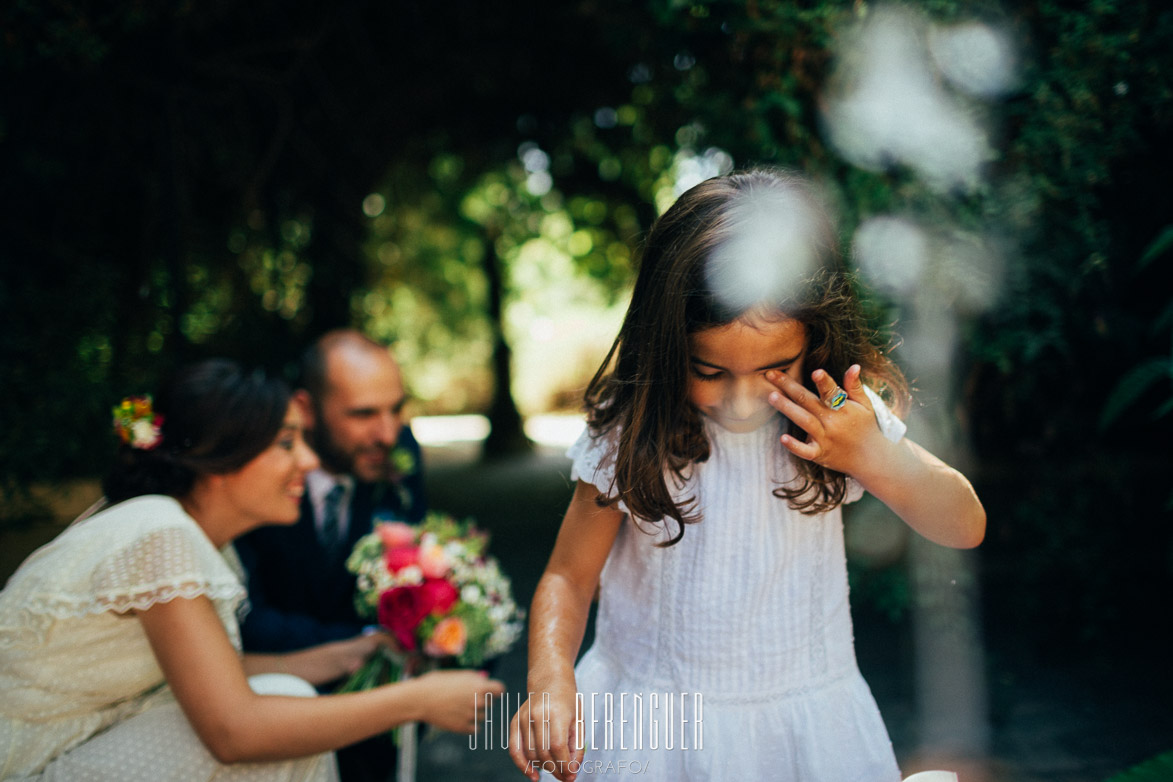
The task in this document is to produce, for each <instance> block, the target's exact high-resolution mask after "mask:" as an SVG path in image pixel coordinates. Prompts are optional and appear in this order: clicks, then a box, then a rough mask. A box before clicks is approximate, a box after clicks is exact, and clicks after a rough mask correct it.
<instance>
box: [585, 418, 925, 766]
mask: <svg viewBox="0 0 1173 782" xmlns="http://www.w3.org/2000/svg"><path fill="white" fill-rule="evenodd" d="M871 396H872V398H873V402H874V404H875V405H876V406H877V419H878V420H879V422H880V425H881V429H882V430H883V431H884V433H885V435H886V436H888V437H889V438H890V439H892V440H898V439H899V438H900V437H902V436H903V434H904V425H903V423H901V422H900V421H899V419H897V418H895V416H893V415H892V414H891V413H890V412H889V411H888V409H887V408H886V407H884V406H883V403H882V402H880V400H879V398H878V397H876V396H875V395H871ZM783 425H784V419H782V418H781V417H779V418H778V419H777V420H776V421H775V422H772V423H771V424H769V425H767V426H764V427H762V428H760V429H758V430H757V431H753V432H749V433H744V434H735V433H732V432H729V431H727V430H725V429H722V428H721V427H720V426H718V425H716V424H715V423H713V422H712V421H710V420H707V419H706V421H705V433H706V435H707V436H708V438H709V441H710V443H711V444H712V454H711V456H710V458H709V459H708V461H706V462H704V463H700V464H696V465H693V468H692V473H691V475H690V476H689V480H688V483H687V485H686V486H684V487H683V488H682V489H681V490H680V491H679V493H678V496H681V497H683V496H694V497H695V498H696V500H697V502H698V506H697V507H698V508H699V510H700V514H701V517H702V520H701V521H700V522H699V523H697V524H692V525H689V526H688V527H686V529H685V532H684V538H683V540H681V541H680V542H679V543H677V544H676V545H674V546H669V547H665V548H660V547H657V546H655V545H654V544H655V543H656V542H657V541H658V540H664V539H666V538H667V537H668V536H667V535H666V534H665V533H663V531H662V530H661V532H660V533H658V534H656V535H649V534H646V533H645V532H641V531H640V530H639V529H637V528H636V525H635V524H633V523H632V521H631V518H630V516H628V517H626V518H625V519H624V521H623V523H622V526H621V528H620V531H619V534H618V537H617V539H616V541H615V544H614V547H613V548H612V550H611V553H610V555H609V557H608V559H607V563H606V565H605V566H604V568H603V573H602V578H601V585H600V595H599V605H598V613H597V617H596V628H595V640H594V644H593V645H592V647H591V648H590V649H589V650H588V651H587V652H586V654H585V655H584V656H583V658H582V659H581V660H580V661H579V664H578V666H577V667H576V669H575V675H576V679H577V685H578V689H579V692H580V694H581V695H582V698H583V700H582V704H583V709H582V712H583V714H582V717H583V720H584V724H585V728H586V738H585V744H586V757H585V761H584V764H585V765H584V769H583V770H582V773H580V774H579V778H580V779H593V778H595V777H594V776H590V775H597V776H606V775H607V774H614V775H616V776H624V777H626V778H630V779H638V780H642V781H643V782H653V781H660V780H662V781H663V782H668V780H672V781H673V782H678V781H682V780H732V779H739V780H772V782H779V781H791V782H896V780H899V779H900V773H899V770H898V768H897V765H896V761H895V758H894V755H893V751H892V746H891V742H890V740H889V738H888V733H887V730H886V729H885V727H884V724H883V721H882V720H881V717H880V713H879V710H878V709H877V707H876V704H875V701H874V699H873V698H872V695H871V691H870V690H869V689H868V686H867V684H866V683H865V682H864V680H863V678H862V676H861V675H860V673H859V669H858V667H857V665H856V660H855V649H854V643H853V638H852V625H851V614H850V611H849V608H848V587H847V569H846V560H845V556H844V545H843V525H842V520H841V517H840V512H839V510H838V509H836V510H834V511H832V512H830V513H826V514H822V515H818V516H804V515H802V514H800V513H798V512H795V511H793V510H791V509H790V508H789V507H788V506H787V503H786V502H785V501H784V500H779V499H777V498H776V497H774V496H773V495H772V494H771V491H772V490H773V488H775V487H776V486H777V485H778V484H779V482H786V481H787V480H789V479H790V478H792V477H793V476H794V470H795V468H794V464H793V461H792V457H790V456H789V454H788V452H786V451H785V450H784V449H783V448H782V446H781V444H780V443H779V439H778V438H779V435H780V434H781V431H782V429H781V427H782V426H783ZM611 453H612V448H611V442H610V441H609V440H608V439H606V438H600V439H598V440H592V439H591V438H590V436H589V433H588V434H584V435H583V436H582V438H580V440H579V441H578V442H577V443H576V444H575V445H574V446H573V447H572V448H571V450H570V456H571V458H572V459H573V462H574V466H573V472H572V476H573V477H574V478H575V479H579V478H581V479H582V480H584V481H586V482H588V483H591V484H593V485H595V486H596V487H599V488H601V489H603V490H604V491H606V490H607V488H608V487H609V486H610V485H611V479H612V477H613V475H614V464H613V457H612V456H611ZM861 494H862V489H861V488H860V487H859V486H858V484H855V482H854V481H850V483H849V499H852V500H854V499H858V498H859V497H860V495H861ZM621 508H623V509H624V510H626V508H625V507H624V506H622V504H621ZM644 526H645V528H646V527H647V526H648V525H644ZM604 694H609V695H604ZM653 696H654V700H653ZM608 703H609V705H608ZM669 709H670V710H671V711H669ZM592 717H593V719H592ZM588 774H589V775H588ZM628 775H631V776H628Z"/></svg>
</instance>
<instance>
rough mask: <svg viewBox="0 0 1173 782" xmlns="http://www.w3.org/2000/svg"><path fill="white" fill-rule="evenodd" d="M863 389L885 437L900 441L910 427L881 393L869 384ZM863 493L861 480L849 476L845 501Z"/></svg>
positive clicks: (856, 498) (856, 497) (849, 500)
mask: <svg viewBox="0 0 1173 782" xmlns="http://www.w3.org/2000/svg"><path fill="white" fill-rule="evenodd" d="M863 391H864V393H865V394H867V395H868V399H870V400H871V402H872V409H873V410H875V413H876V423H877V424H879V425H880V431H881V432H883V434H884V437H887V438H888V439H889V440H891V441H892V442H894V443H897V442H900V440H901V438H903V437H904V434H905V432H907V431H908V427H907V426H905V424H904V422H903V421H901V420H900V419H899V418H897V417H896V414H895V413H893V412H892V409H891V408H890V407H888V405H887V403H885V402H884V400H883V399H882V398H881V397H880V395H879V394H877V393H876V392H875V391H873V390H871V389H870V388H868V387H867V386H864V387H863ZM863 494H864V490H863V486H861V485H860V484H859V481H857V480H855V478H852V477H850V476H848V478H847V496H846V497H845V498H844V499H843V501H844V502H845V503H846V502H858V501H859V500H860V499H861V498H862V497H863Z"/></svg>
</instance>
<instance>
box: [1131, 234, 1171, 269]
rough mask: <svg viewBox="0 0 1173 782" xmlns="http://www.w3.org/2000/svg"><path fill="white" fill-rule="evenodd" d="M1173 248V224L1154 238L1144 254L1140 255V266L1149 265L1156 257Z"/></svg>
mask: <svg viewBox="0 0 1173 782" xmlns="http://www.w3.org/2000/svg"><path fill="white" fill-rule="evenodd" d="M1170 249H1173V225H1171V226H1168V227H1167V228H1166V229H1165V230H1164V231H1162V232H1161V235H1160V236H1158V237H1157V238H1156V239H1154V240H1153V243H1152V244H1150V245H1149V246H1148V247H1147V248H1146V249H1145V251H1144V255H1142V256H1140V264H1139V266H1140V268H1141V269H1143V268H1144V267H1146V266H1148V265H1149V263H1151V262H1152V260H1153V259H1154V258H1158V257H1160V256H1162V255H1165V254H1167V253H1168V252H1169V250H1170Z"/></svg>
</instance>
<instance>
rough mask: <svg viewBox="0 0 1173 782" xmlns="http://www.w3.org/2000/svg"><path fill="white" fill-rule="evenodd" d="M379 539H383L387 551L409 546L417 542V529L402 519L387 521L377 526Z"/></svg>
mask: <svg viewBox="0 0 1173 782" xmlns="http://www.w3.org/2000/svg"><path fill="white" fill-rule="evenodd" d="M375 531H377V532H378V533H379V539H380V540H382V541H383V548H384V549H385V550H387V551H390V550H391V549H396V548H407V547H408V546H411V545H412V544H414V543H415V530H413V529H412V528H411V525H409V524H404V523H403V522H402V521H386V522H383V523H382V524H380V525H378V526H377V527H375Z"/></svg>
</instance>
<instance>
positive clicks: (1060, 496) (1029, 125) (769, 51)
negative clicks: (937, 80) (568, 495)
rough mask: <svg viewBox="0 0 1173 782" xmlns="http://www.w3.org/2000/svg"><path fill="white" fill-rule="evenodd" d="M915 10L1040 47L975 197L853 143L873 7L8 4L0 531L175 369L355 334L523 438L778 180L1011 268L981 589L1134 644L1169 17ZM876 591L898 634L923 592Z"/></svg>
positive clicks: (1159, 531) (85, 461) (886, 315)
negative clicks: (668, 245)
mask: <svg viewBox="0 0 1173 782" xmlns="http://www.w3.org/2000/svg"><path fill="white" fill-rule="evenodd" d="M911 7H912V8H915V9H917V10H919V11H921V12H923V13H924V14H925V15H926V17H925V18H926V19H927V20H928V22H926V24H933V25H937V26H938V27H939V28H940V29H949V26H950V25H960V24H963V23H965V22H968V21H972V20H977V21H981V22H984V23H987V24H989V25H990V26H991V29H996V30H999V31H1002V33H1003V34H1004V36H1005V38H1006V40H1008V41H1010V42H1011V44H1012V46H1013V51H1014V52H1015V55H1014V59H1015V63H1014V76H1013V80H1012V81H1013V83H1012V84H1010V85H1009V86H1007V87H1006V88H1005V89H1003V90H1002V91H1001V92H999V93H998V94H997V95H994V96H987V97H981V96H979V97H974V96H973V95H968V96H966V95H960V97H958V100H959V101H961V103H962V105H964V106H966V107H967V110H970V111H972V112H974V113H975V114H979V115H981V116H982V117H983V118H984V120H983V121H984V125H983V127H985V128H986V130H987V135H986V137H985V138H986V140H987V141H988V149H985V150H984V151H982V150H979V152H980V156H981V159H980V160H979V163H980V166H979V168H980V171H981V176H980V178H978V179H975V180H974V181H972V182H968V183H963V184H960V185H958V184H956V183H953V184H949V183H946V184H944V185H942V184H941V182H939V181H937V182H934V181H932V180H931V178H927V177H926V176H925V175H924V172H923V171H922V170H921V163H922V162H923V161H921V160H918V159H911V160H910V159H902V158H901V157H900V156H899V155H898V154H895V153H892V152H890V151H889V152H883V153H882V154H879V155H878V156H877V157H876V158H874V159H871V160H861V159H859V158H858V157H857V158H853V157H852V156H851V154H849V153H847V152H845V151H844V150H845V144H847V143H848V142H845V141H843V140H842V139H839V140H836V137H835V134H834V133H833V132H832V131H831V130H829V129H828V119H827V117H828V111H829V101H830V100H831V99H832V98H833V97H834V95H835V94H836V93H835V89H836V88H838V89H840V90H848V91H849V90H850V88H851V85H852V84H853V83H855V82H857V81H858V80H859V79H860V78H861V76H860V75H859V74H858V73H856V74H853V73H852V72H851V71H850V69H846V70H845V69H844V68H843V67H841V66H842V60H843V57H842V56H840V53H842V51H843V49H842V47H841V44H842V43H843V42H844V41H850V40H851V39H850V37H849V36H850V33H849V32H848V31H849V30H850V29H851V26H852V25H853V24H859V23H862V22H866V21H867V19H868V18H869V17H870V16H874V15H875V14H876V13H877V7H873V6H871V5H869V4H864V3H852V4H847V3H832V2H817V3H789V2H776V1H772V0H749V1H748V2H717V1H713V2H701V1H700V0H697V1H696V2H676V1H674V0H673V1H670V0H644V1H643V2H637V3H633V2H608V1H607V0H592V1H586V0H584V1H583V2H574V3H548V2H531V1H530V0H523V2H519V3H511V4H509V5H508V6H507V7H497V6H490V5H486V4H483V3H475V2H467V0H453V1H452V2H448V3H424V2H402V3H376V2H369V0H349V1H346V0H343V1H342V2H339V3H332V4H319V3H308V2H301V3H298V2H295V3H288V2H286V3H276V2H272V1H271V0H261V1H260V2H254V3H248V4H239V3H229V2H211V3H202V4H190V3H183V2H174V0H172V1H171V2H155V3H147V2H138V1H137V0H136V1H129V0H128V1H127V2H121V3H116V4H112V6H110V7H107V6H106V5H103V4H99V3H96V2H86V1H85V0H73V1H71V0H59V1H57V2H48V3H46V2H33V1H32V0H14V1H13V2H9V3H7V4H6V6H5V8H4V9H3V10H0V30H2V38H0V188H3V193H4V198H3V202H2V207H0V227H2V233H0V236H2V237H3V250H2V252H3V263H2V264H0V312H2V313H3V315H2V317H3V319H4V328H3V329H0V356H2V359H0V360H2V361H3V370H0V371H2V372H3V380H2V381H0V382H2V384H3V396H2V399H0V491H2V492H3V496H4V498H5V500H4V505H5V508H6V510H5V513H4V515H5V517H6V518H7V519H8V520H9V521H10V522H11V521H13V520H14V519H17V518H19V517H21V516H25V515H28V514H30V513H35V512H36V509H35V508H34V507H31V506H29V505H28V503H26V502H21V501H20V500H21V498H22V497H23V496H24V490H25V489H27V488H28V487H29V486H30V485H32V484H33V483H35V482H52V481H56V480H61V479H64V478H68V477H73V476H79V475H93V474H96V473H98V472H100V471H101V469H102V465H103V464H104V463H105V460H106V458H107V456H108V454H109V449H110V447H111V446H110V443H109V438H108V437H107V436H106V420H107V418H108V414H109V407H110V405H111V404H113V402H114V401H116V400H117V399H118V398H120V397H121V396H122V395H124V394H127V393H131V392H138V391H141V390H142V389H144V388H149V387H151V386H152V385H153V384H154V382H155V380H156V378H157V377H158V376H159V375H160V374H162V373H165V372H166V371H167V370H169V369H170V368H171V367H172V366H174V365H175V364H176V363H178V362H181V361H185V360H188V359H191V358H193V357H196V356H200V355H208V354H225V355H231V356H236V357H239V358H242V359H244V360H247V361H251V362H261V363H265V364H268V365H270V366H272V367H274V368H277V369H280V370H282V371H290V370H291V367H292V364H293V362H294V361H295V360H296V357H297V355H298V354H299V353H300V351H301V349H302V347H303V346H304V345H305V344H306V342H307V341H309V340H311V339H313V338H314V337H315V336H317V335H318V334H319V333H321V332H322V331H324V330H326V329H328V328H331V327H335V326H341V325H355V326H359V327H362V328H364V329H366V330H367V331H369V332H370V333H371V334H373V335H375V336H377V337H380V338H384V339H387V340H394V341H395V342H396V345H397V347H396V352H397V354H398V356H399V357H400V359H401V361H402V362H403V363H404V365H405V367H406V369H407V376H408V378H409V380H410V383H411V385H412V392H413V394H414V395H415V397H416V398H417V400H418V404H417V409H418V410H419V411H421V412H431V413H449V412H469V411H472V412H483V413H486V414H489V415H490V417H491V419H492V423H493V435H492V441H491V443H490V445H489V446H487V448H488V449H489V450H490V451H500V452H508V451H510V450H513V449H516V448H520V447H524V444H525V443H524V437H523V436H522V435H521V428H520V427H521V421H522V418H523V417H524V416H526V415H530V414H533V413H537V412H542V411H546V410H566V409H573V408H574V407H575V406H576V403H577V400H576V393H577V391H579V390H580V389H581V387H582V385H583V383H584V382H585V380H586V378H587V377H588V376H589V373H590V372H591V371H593V369H594V368H595V364H596V363H597V362H598V361H599V360H600V359H601V357H602V355H603V351H604V350H605V347H606V345H607V344H608V343H609V341H610V339H611V338H612V336H613V335H614V332H615V330H616V328H617V326H618V319H619V317H621V312H622V307H623V303H624V295H625V291H626V286H627V284H628V283H629V282H630V281H631V272H632V269H633V264H634V259H635V258H637V257H638V245H639V239H640V236H641V234H642V232H643V231H644V230H646V228H647V227H648V225H649V224H650V222H651V220H652V219H653V218H654V217H655V215H656V214H657V213H658V212H659V211H662V209H663V208H665V207H666V206H667V205H668V204H669V203H671V201H672V199H673V198H674V197H675V195H676V194H677V193H678V192H679V190H680V188H682V187H684V186H686V185H687V184H691V183H692V182H695V181H698V180H699V179H700V178H703V177H705V176H711V175H713V174H716V173H721V172H724V171H727V170H729V169H730V168H731V167H733V166H737V167H741V166H746V165H751V164H754V163H775V164H782V165H787V166H794V167H798V168H801V169H803V170H806V171H808V172H810V173H811V174H812V175H814V176H816V177H818V178H819V179H820V180H821V181H824V182H826V183H827V185H828V188H829V194H830V197H831V199H832V201H833V202H834V203H835V204H836V205H837V207H838V209H839V212H840V217H841V220H842V227H843V237H844V241H845V244H846V245H848V246H849V247H850V246H852V237H853V236H855V235H856V233H855V232H856V229H857V228H858V227H859V226H860V225H861V224H864V223H866V221H868V220H869V219H870V218H873V217H876V216H883V215H900V216H902V218H901V219H906V218H909V216H911V218H909V219H912V220H913V221H914V222H917V221H918V222H919V223H920V224H924V225H932V226H936V228H935V229H934V230H935V234H934V236H936V237H937V239H941V240H949V241H952V242H953V244H948V245H947V246H950V247H954V248H955V249H956V248H957V247H959V246H960V245H961V244H963V243H964V241H969V240H970V239H972V237H974V236H977V237H979V239H980V244H982V246H983V247H984V248H985V250H984V251H987V255H983V256H981V257H989V258H995V259H996V260H997V262H996V263H994V264H993V266H992V267H991V268H992V270H991V271H989V273H988V274H986V275H985V276H982V275H978V277H977V278H967V277H965V275H964V274H962V275H961V277H959V278H956V279H954V280H953V282H952V283H951V284H952V285H953V287H952V288H947V289H946V292H947V294H948V295H946V296H945V297H944V298H943V299H942V301H943V304H941V306H942V307H944V308H946V309H949V310H950V311H952V312H954V313H955V314H957V316H958V317H957V318H956V324H957V329H958V336H959V342H958V343H957V346H956V348H954V349H953V350H954V352H955V354H956V357H955V359H954V360H953V366H954V367H955V370H956V372H955V377H954V380H953V383H954V385H955V390H956V392H957V400H958V401H957V404H956V405H955V406H950V407H949V409H948V410H946V411H945V415H947V416H949V417H951V419H952V420H955V421H957V422H958V425H959V426H960V427H961V430H962V433H963V434H964V435H965V436H966V437H967V438H968V439H969V441H970V443H971V444H972V448H973V453H974V457H975V460H976V462H975V464H974V465H972V466H971V468H970V472H971V473H972V474H973V475H974V477H975V479H976V481H977V483H979V485H980V488H981V490H982V492H983V496H984V497H985V498H986V499H987V504H988V505H989V507H990V511H991V534H990V539H989V541H988V543H987V545H986V547H985V548H984V549H983V554H982V562H983V568H984V572H985V576H984V577H985V580H986V581H987V582H988V602H989V603H991V604H994V605H997V606H999V608H998V609H997V610H998V612H999V613H998V615H997V619H998V621H1001V622H1005V623H1008V624H1010V625H1020V626H1022V627H1024V628H1025V627H1029V626H1031V624H1032V623H1034V622H1037V620H1038V619H1039V617H1040V616H1043V615H1045V616H1047V617H1048V619H1047V622H1048V623H1049V624H1050V625H1053V626H1054V627H1055V628H1057V629H1058V630H1059V631H1060V632H1059V633H1057V634H1053V635H1051V636H1050V638H1051V639H1052V640H1053V641H1062V640H1065V639H1070V638H1072V637H1084V636H1090V637H1101V638H1103V637H1106V636H1107V634H1108V633H1109V631H1113V632H1114V631H1116V630H1119V629H1120V628H1128V627H1130V626H1132V624H1131V620H1134V619H1136V618H1137V616H1138V615H1139V612H1140V611H1142V610H1143V609H1144V606H1145V604H1146V603H1145V599H1146V596H1151V595H1152V594H1154V590H1156V592H1157V593H1159V594H1163V595H1164V596H1165V597H1166V598H1167V597H1169V592H1170V585H1171V583H1173V575H1171V571H1173V546H1171V540H1173V537H1171V527H1170V520H1171V516H1170V499H1171V497H1170V490H1169V488H1168V487H1169V480H1168V476H1169V475H1170V467H1171V466H1173V465H1171V456H1170V454H1171V450H1170V448H1169V445H1168V443H1169V435H1170V418H1171V416H1169V415H1167V414H1166V415H1163V416H1161V415H1155V414H1156V413H1159V412H1160V410H1161V409H1162V405H1163V404H1165V403H1166V402H1167V400H1168V399H1169V398H1170V397H1171V394H1173V392H1171V387H1170V374H1171V372H1170V361H1171V360H1173V358H1171V353H1173V348H1171V345H1170V336H1171V335H1170V323H1169V317H1170V316H1169V313H1170V309H1169V301H1170V290H1169V284H1168V279H1169V277H1168V264H1169V262H1170V259H1169V242H1168V240H1167V239H1166V240H1165V241H1164V242H1162V241H1159V239H1160V237H1161V236H1162V235H1164V234H1163V232H1164V231H1165V230H1166V229H1167V227H1168V226H1169V225H1170V224H1171V223H1173V209H1171V205H1173V200H1171V199H1170V197H1169V195H1168V184H1167V183H1168V173H1169V171H1171V170H1173V166H1171V160H1170V158H1171V152H1170V143H1169V139H1170V138H1173V133H1171V130H1173V129H1171V127H1170V124H1171V112H1173V108H1171V106H1173V101H1171V100H1170V98H1171V92H1173V85H1171V83H1170V82H1171V79H1173V68H1171V67H1170V65H1171V63H1170V62H1169V59H1170V51H1173V13H1171V12H1170V11H1168V10H1167V9H1166V8H1165V6H1164V4H1163V3H1161V2H1158V0H1139V1H1137V2H1129V3H1124V2H1112V1H1111V0H1095V1H1094V2H1087V3H1080V4H1056V3H1051V2H1045V1H1044V0H1032V2H1026V3H1017V4H1014V5H1013V6H1005V7H1002V6H999V5H997V4H994V3H988V2H972V3H962V2H953V1H952V0H932V1H931V2H930V1H929V0H926V1H925V2H922V3H916V4H912V5H911ZM925 29H928V28H925ZM922 33H923V34H924V35H928V33H924V31H923V30H922ZM837 47H840V48H837ZM942 81H944V79H942ZM836 85H838V87H836ZM954 92H956V90H954ZM941 226H944V228H942V227H941ZM958 236H961V237H962V238H963V240H964V241H961V242H959V241H954V240H956V239H957V237H958ZM937 239H934V241H936V240H937ZM934 246H938V245H934ZM954 256H955V257H956V258H964V257H965V256H964V253H962V252H961V251H960V250H958V251H957V252H955V253H954ZM954 256H950V257H954ZM1142 258H1143V259H1145V260H1144V262H1143V263H1142ZM955 266H956V264H955ZM963 271H964V268H963ZM926 273H927V272H926ZM983 274H984V272H983ZM975 280H976V281H975ZM989 280H993V283H990V284H992V285H995V287H996V295H991V296H988V297H986V298H985V299H983V300H982V301H981V302H980V306H978V305H974V304H973V303H972V301H971V300H970V298H967V296H969V294H971V293H972V292H973V291H974V290H975V286H976V287H979V288H980V286H981V285H982V284H983V281H986V282H988V281H989ZM948 291H952V293H948ZM872 305H873V309H874V311H875V312H876V317H877V324H878V325H880V324H884V323H887V322H889V321H890V320H896V331H897V332H901V331H902V327H903V326H905V325H906V324H910V323H911V325H913V326H915V325H916V321H917V318H919V317H921V316H922V315H923V313H921V314H918V310H916V307H915V306H914V305H913V304H912V303H910V301H908V300H902V299H901V298H900V297H899V296H896V295H894V294H892V292H891V291H889V290H887V289H885V288H884V286H882V285H881V286H878V293H877V295H876V296H875V297H874V299H873V300H872ZM925 317H927V316H925ZM915 347H916V346H915V345H906V346H905V347H904V348H903V349H902V350H903V351H904V353H903V354H898V355H909V356H910V363H911V364H912V365H915V363H916V356H915V352H914V351H913V350H912V349H913V348H915ZM1136 367H1147V369H1144V370H1143V371H1142V374H1140V375H1136V374H1133V375H1129V374H1128V373H1129V372H1131V371H1134V368H1136ZM913 375H914V378H916V377H918V376H919V373H918V372H916V371H914V372H913ZM1125 377H1128V378H1129V379H1130V380H1129V382H1127V383H1125V384H1124V385H1123V386H1121V385H1120V380H1121V378H1125ZM1138 388H1141V389H1143V390H1137V389H1138ZM928 404H932V400H929V401H928ZM1164 409H1165V411H1166V412H1167V409H1168V408H1167V407H1166V408H1164ZM938 412H940V411H938ZM876 583H877V584H882V585H881V586H877V587H876V597H875V599H876V601H877V602H878V603H883V604H884V605H888V606H889V607H892V606H895V609H894V610H899V609H900V606H901V601H900V600H899V599H898V597H893V596H894V595H896V596H898V595H899V594H900V593H901V592H900V590H901V587H900V584H899V581H898V580H897V582H896V583H893V582H892V581H891V579H879V580H877V581H876Z"/></svg>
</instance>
